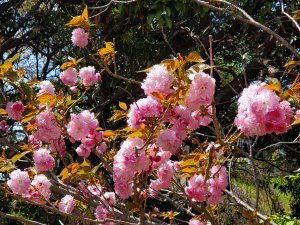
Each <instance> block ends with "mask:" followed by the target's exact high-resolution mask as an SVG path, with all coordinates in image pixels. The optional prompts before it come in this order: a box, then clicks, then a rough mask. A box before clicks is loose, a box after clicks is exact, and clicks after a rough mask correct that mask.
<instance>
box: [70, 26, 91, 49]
mask: <svg viewBox="0 0 300 225" xmlns="http://www.w3.org/2000/svg"><path fill="white" fill-rule="evenodd" d="M88 39H89V33H87V32H85V30H84V29H82V28H77V29H74V30H73V32H72V37H71V40H72V42H73V44H74V45H75V46H78V47H80V48H85V47H86V46H87V44H88V42H89V40H88Z"/></svg>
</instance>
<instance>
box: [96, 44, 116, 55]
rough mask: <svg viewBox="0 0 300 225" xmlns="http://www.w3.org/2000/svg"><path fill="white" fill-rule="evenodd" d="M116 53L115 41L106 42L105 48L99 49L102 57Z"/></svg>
mask: <svg viewBox="0 0 300 225" xmlns="http://www.w3.org/2000/svg"><path fill="white" fill-rule="evenodd" d="M114 53H115V47H114V43H113V42H105V48H101V49H99V50H98V54H99V55H100V57H101V58H103V57H104V56H106V55H113V54H114Z"/></svg>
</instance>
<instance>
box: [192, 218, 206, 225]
mask: <svg viewBox="0 0 300 225" xmlns="http://www.w3.org/2000/svg"><path fill="white" fill-rule="evenodd" d="M189 225H205V223H203V222H201V221H200V220H196V219H194V218H193V219H190V220H189Z"/></svg>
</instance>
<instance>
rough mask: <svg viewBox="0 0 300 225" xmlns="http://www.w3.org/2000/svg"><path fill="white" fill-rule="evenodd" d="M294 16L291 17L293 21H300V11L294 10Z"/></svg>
mask: <svg viewBox="0 0 300 225" xmlns="http://www.w3.org/2000/svg"><path fill="white" fill-rule="evenodd" d="M292 13H293V14H294V15H293V18H294V19H295V20H298V19H300V10H296V11H294V12H292Z"/></svg>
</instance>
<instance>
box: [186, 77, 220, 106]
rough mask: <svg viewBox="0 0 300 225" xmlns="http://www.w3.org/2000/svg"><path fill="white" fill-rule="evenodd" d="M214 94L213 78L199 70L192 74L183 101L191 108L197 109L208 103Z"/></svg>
mask: <svg viewBox="0 0 300 225" xmlns="http://www.w3.org/2000/svg"><path fill="white" fill-rule="evenodd" d="M214 94H215V79H214V78H212V77H211V76H209V75H208V74H206V73H204V72H200V73H198V74H195V75H194V76H193V80H192V83H191V85H190V87H189V89H188V91H187V93H186V97H185V100H184V102H185V104H186V105H187V106H188V107H189V108H190V109H191V110H198V109H199V107H200V106H201V105H210V104H211V103H212V101H213V97H214Z"/></svg>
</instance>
